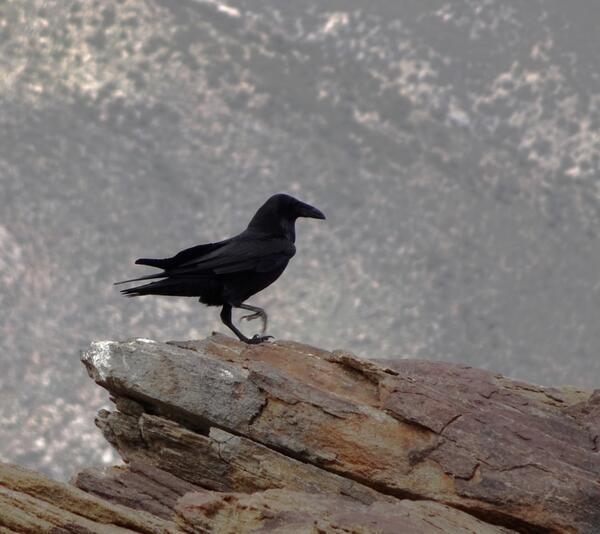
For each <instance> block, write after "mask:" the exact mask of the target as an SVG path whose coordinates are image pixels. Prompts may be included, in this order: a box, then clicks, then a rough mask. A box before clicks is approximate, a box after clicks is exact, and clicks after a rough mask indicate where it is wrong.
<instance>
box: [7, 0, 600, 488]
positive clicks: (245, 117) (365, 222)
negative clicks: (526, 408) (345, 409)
mask: <svg viewBox="0 0 600 534" xmlns="http://www.w3.org/2000/svg"><path fill="white" fill-rule="evenodd" d="M599 25H600V2H597V0H587V1H585V0H579V1H575V2H564V1H562V0H523V1H509V0H483V1H482V0H456V1H443V0H403V1H402V2H400V1H398V0H371V1H369V2H365V1H353V0H343V1H342V0H328V1H325V2H323V1H318V0H314V1H308V0H302V1H294V2H277V1H274V0H264V1H250V0H248V1H242V0H236V1H233V0H232V1H231V2H230V3H229V4H222V3H218V2H216V1H202V0H197V1H192V0H169V1H167V0H163V1H161V0H132V1H117V0H108V1H107V0H101V1H100V0H97V1H72V0H55V1H50V0H12V1H7V0H4V1H3V2H1V3H0V363H1V368H2V373H1V374H0V459H1V460H8V461H13V462H17V463H20V464H22V465H25V466H28V467H33V468H36V469H40V470H42V471H44V472H46V473H48V474H50V475H53V476H55V477H60V478H66V477H68V476H69V475H70V474H71V473H72V472H73V471H74V470H75V469H77V467H78V466H80V465H82V464H93V463H96V464H101V463H103V462H105V463H108V462H112V461H114V457H113V453H112V452H111V451H110V450H109V449H108V447H107V445H106V444H105V443H103V440H102V438H101V436H100V433H99V432H97V431H96V429H95V428H94V426H93V422H92V420H93V416H94V414H95V411H96V410H97V409H98V408H99V407H100V406H101V405H102V404H103V403H105V402H106V398H105V397H104V396H103V394H102V393H101V392H100V390H99V388H96V387H94V386H93V384H92V383H91V382H90V380H89V379H88V378H87V377H86V376H85V373H84V369H83V366H82V365H81V364H80V362H79V350H80V349H84V348H86V347H87V345H88V343H89V342H90V341H91V340H95V339H124V338H128V337H146V338H157V339H161V340H166V339H187V338H199V337H204V336H206V335H208V334H209V333H210V332H211V331H212V330H213V329H219V330H221V331H225V330H226V329H225V328H224V327H223V326H221V325H220V323H219V320H218V310H216V309H214V308H212V309H207V308H204V307H202V306H200V305H199V304H198V303H197V302H196V301H195V300H192V299H189V300H186V299H173V300H170V299H168V298H158V297H155V298H145V299H132V300H127V299H124V298H121V297H120V295H119V294H118V291H117V290H116V288H114V287H113V286H112V283H113V282H115V281H117V280H120V279H123V278H127V277H130V276H132V275H141V274H144V273H145V272H147V271H146V270H144V269H143V268H140V267H134V266H133V260H135V258H137V257H139V256H150V257H161V256H168V255H171V254H173V253H174V252H177V251H178V250H180V249H182V248H184V247H187V246H191V245H194V244H197V243H202V242H207V241H212V240H218V239H222V238H226V237H229V236H230V235H232V234H234V233H235V232H238V231H240V230H242V229H243V228H244V227H245V225H246V224H247V223H248V221H249V218H250V216H251V215H252V214H253V213H254V210H255V209H256V208H257V207H258V206H259V205H260V204H261V203H262V202H263V201H264V200H265V199H266V198H267V197H268V196H269V195H270V194H272V193H274V192H279V191H285V192H289V193H292V194H294V195H296V196H298V197H300V198H302V199H303V200H306V201H308V202H311V203H313V204H314V205H315V206H317V207H319V208H320V209H322V210H323V211H324V212H325V213H326V214H327V216H328V221H327V222H326V223H318V222H314V221H300V222H299V223H298V228H297V230H298V243H297V244H298V254H297V256H296V257H295V258H294V260H293V261H292V263H291V264H290V266H289V267H288V269H287V271H286V273H285V274H284V276H283V277H282V278H281V279H280V280H279V281H278V282H277V283H276V284H275V285H274V286H273V287H271V288H269V289H268V290H266V291H265V292H264V294H261V295H259V296H258V297H257V298H256V299H255V300H253V302H255V303H257V304H259V305H264V306H266V308H267V309H268V311H269V313H270V318H271V326H270V333H272V334H274V335H275V336H277V337H279V338H291V339H296V340H301V341H303V342H307V343H312V344H315V345H318V346H322V347H325V348H330V349H332V348H346V349H350V350H352V351H354V352H356V353H357V354H359V355H362V356H371V357H395V358H405V357H410V358H427V359H434V360H445V361H451V362H459V363H464V364H468V365H473V366H479V367H484V368H487V369H491V370H494V371H497V372H500V373H504V374H507V375H510V376H512V377H516V378H519V379H523V380H529V381H533V382H536V383H540V384H546V385H557V384H566V383H570V384H574V385H577V386H583V387H588V388H593V387H599V386H600V357H599V356H600V327H599V326H600V246H599V245H600V243H599V239H598V234H599V231H600V220H599V217H600V203H599V195H600V182H599V180H598V167H599V157H600V136H599V128H600V109H599V102H600V96H599V95H600V80H599V74H600V32H599V27H598V26H599ZM317 267H318V269H316V268H317ZM255 324H256V323H253V324H252V325H255ZM246 328H247V327H246ZM247 331H248V330H247Z"/></svg>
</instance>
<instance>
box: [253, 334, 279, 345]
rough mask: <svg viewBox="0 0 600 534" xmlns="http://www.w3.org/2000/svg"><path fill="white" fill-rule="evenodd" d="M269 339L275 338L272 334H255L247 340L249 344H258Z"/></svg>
mask: <svg viewBox="0 0 600 534" xmlns="http://www.w3.org/2000/svg"><path fill="white" fill-rule="evenodd" d="M269 339H275V338H274V337H273V336H259V335H258V334H255V335H254V336H253V337H252V338H250V339H249V340H248V343H250V344H251V345H258V344H259V343H263V342H264V341H268V340H269Z"/></svg>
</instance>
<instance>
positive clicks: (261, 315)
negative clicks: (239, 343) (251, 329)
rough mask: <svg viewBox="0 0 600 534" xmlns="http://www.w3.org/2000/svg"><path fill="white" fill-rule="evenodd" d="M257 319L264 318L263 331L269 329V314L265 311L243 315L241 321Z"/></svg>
mask: <svg viewBox="0 0 600 534" xmlns="http://www.w3.org/2000/svg"><path fill="white" fill-rule="evenodd" d="M255 319H262V323H263V324H262V333H263V334H264V333H265V332H266V331H267V314H266V313H265V312H263V311H260V312H256V313H250V314H249V315H242V316H241V317H240V321H248V322H250V321H254V320H255Z"/></svg>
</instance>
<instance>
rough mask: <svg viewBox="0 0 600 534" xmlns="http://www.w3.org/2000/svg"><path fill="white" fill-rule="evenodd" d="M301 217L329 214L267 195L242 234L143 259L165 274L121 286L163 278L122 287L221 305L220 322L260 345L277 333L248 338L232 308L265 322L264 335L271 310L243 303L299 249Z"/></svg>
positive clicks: (129, 293) (272, 278)
mask: <svg viewBox="0 0 600 534" xmlns="http://www.w3.org/2000/svg"><path fill="white" fill-rule="evenodd" d="M298 217H311V218H313V219H325V215H323V213H322V212H320V211H319V210H318V209H317V208H314V207H312V206H310V205H308V204H305V203H304V202H301V201H300V200H298V199H295V198H294V197H292V196H290V195H286V194H282V193H280V194H277V195H273V196H272V197H271V198H269V199H268V200H267V201H266V202H265V203H264V204H263V205H262V206H261V207H260V208H259V210H258V211H257V212H256V214H255V215H254V217H252V220H251V221H250V224H249V225H248V228H246V230H244V231H243V232H242V233H241V234H238V235H236V236H235V237H232V238H230V239H226V240H225V241H220V242H218V243H208V244H206V245H197V246H195V247H191V248H188V249H186V250H182V251H181V252H179V253H178V254H176V255H175V256H173V257H171V258H164V259H151V258H140V259H138V260H136V262H135V263H136V264H140V265H149V266H150V267H157V268H159V269H162V272H161V273H157V274H151V275H148V276H142V277H140V278H134V279H132V280H124V281H123V282H117V284H115V285H118V284H125V283H127V282H138V281H140V280H151V279H155V278H160V279H161V280H159V281H156V282H151V283H149V284H145V285H141V286H136V287H132V288H129V289H123V290H122V291H121V293H123V294H124V295H126V296H128V297H136V296H139V295H171V296H177V297H200V302H202V303H203V304H206V305H207V306H223V308H222V309H221V320H222V321H223V324H225V326H227V327H228V328H230V329H231V330H232V331H233V332H234V333H235V335H236V336H237V337H238V338H239V339H240V340H241V341H244V342H245V343H250V344H256V343H262V342H263V341H266V340H267V339H269V338H272V337H273V336H264V335H263V336H259V335H258V334H256V335H255V336H254V337H252V338H248V337H246V336H244V334H242V332H240V330H239V329H238V328H237V327H236V326H235V325H234V324H233V322H232V320H231V310H232V308H242V309H244V310H248V311H250V312H252V313H251V314H249V315H244V316H243V317H242V320H243V319H246V320H248V321H252V320H254V319H259V318H260V319H261V320H262V323H263V325H262V333H263V334H264V333H265V331H266V329H267V314H266V312H265V310H263V309H262V308H258V307H257V306H250V305H249V304H244V301H245V300H246V299H248V298H250V297H251V296H252V295H254V294H255V293H258V292H259V291H262V290H263V289H265V288H266V287H267V286H269V285H271V284H272V283H273V282H274V281H275V280H277V278H279V276H280V275H281V273H283V271H284V270H285V268H286V266H287V264H288V262H289V261H290V259H291V258H292V256H293V255H294V254H295V253H296V247H295V245H294V242H295V240H296V230H295V223H296V219H297V218H298Z"/></svg>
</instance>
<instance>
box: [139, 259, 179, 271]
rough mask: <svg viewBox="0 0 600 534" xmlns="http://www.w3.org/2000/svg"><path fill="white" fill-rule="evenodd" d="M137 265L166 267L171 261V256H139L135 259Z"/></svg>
mask: <svg viewBox="0 0 600 534" xmlns="http://www.w3.org/2000/svg"><path fill="white" fill-rule="evenodd" d="M135 263H136V265H148V266H150V267H158V268H159V269H166V268H167V267H168V266H169V264H170V263H171V258H164V259H155V258H139V259H137V260H135Z"/></svg>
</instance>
